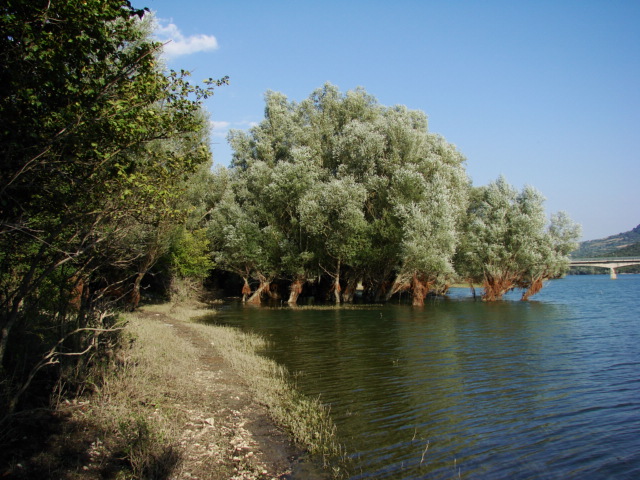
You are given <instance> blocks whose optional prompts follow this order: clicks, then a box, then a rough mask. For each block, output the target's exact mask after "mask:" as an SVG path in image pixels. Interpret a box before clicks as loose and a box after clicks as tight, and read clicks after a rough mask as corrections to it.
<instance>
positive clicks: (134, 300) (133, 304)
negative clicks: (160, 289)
mask: <svg viewBox="0 0 640 480" xmlns="http://www.w3.org/2000/svg"><path fill="white" fill-rule="evenodd" d="M149 268H151V267H149ZM146 272H147V271H144V272H138V274H137V275H136V279H135V280H134V281H133V288H132V289H131V294H130V296H129V299H128V301H127V302H126V304H127V305H126V308H127V310H129V311H130V312H133V311H134V310H135V309H136V308H138V303H140V285H141V284H142V279H143V278H144V276H145V274H146Z"/></svg>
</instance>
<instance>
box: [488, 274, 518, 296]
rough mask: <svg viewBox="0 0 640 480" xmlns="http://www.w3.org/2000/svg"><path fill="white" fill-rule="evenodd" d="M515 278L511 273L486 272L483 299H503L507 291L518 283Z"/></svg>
mask: <svg viewBox="0 0 640 480" xmlns="http://www.w3.org/2000/svg"><path fill="white" fill-rule="evenodd" d="M514 280H515V279H514V278H513V275H511V274H509V273H502V274H500V275H499V276H495V275H489V274H485V276H484V283H483V287H484V293H483V294H482V300H484V301H485V302H495V301H497V300H502V297H503V296H504V294H505V293H507V292H510V291H511V290H513V289H514V288H515V286H516V284H515V281H514Z"/></svg>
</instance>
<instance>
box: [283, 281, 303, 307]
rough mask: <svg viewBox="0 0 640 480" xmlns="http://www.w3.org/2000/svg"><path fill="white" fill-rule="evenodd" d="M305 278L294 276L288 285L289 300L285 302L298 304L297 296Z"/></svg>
mask: <svg viewBox="0 0 640 480" xmlns="http://www.w3.org/2000/svg"><path fill="white" fill-rule="evenodd" d="M305 281H306V279H305V278H304V277H296V278H294V279H293V282H291V286H290V287H289V300H287V303H288V304H289V305H290V306H292V307H293V306H296V305H297V304H298V297H299V296H300V294H301V293H302V286H303V285H304V283H305Z"/></svg>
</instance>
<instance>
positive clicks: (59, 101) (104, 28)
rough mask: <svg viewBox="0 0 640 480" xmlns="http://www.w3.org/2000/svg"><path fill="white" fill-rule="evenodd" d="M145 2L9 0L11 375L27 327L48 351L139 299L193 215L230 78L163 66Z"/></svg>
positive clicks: (0, 265) (5, 50) (4, 137)
mask: <svg viewBox="0 0 640 480" xmlns="http://www.w3.org/2000/svg"><path fill="white" fill-rule="evenodd" d="M144 13H145V12H144V10H140V9H136V8H134V7H132V6H131V4H130V3H129V1H127V0H106V1H105V0H100V1H98V0H87V1H85V2H82V7H79V6H78V4H77V2H74V1H70V0H62V1H57V2H47V1H40V0H36V1H25V0H9V1H8V2H5V3H4V4H3V6H2V7H0V31H1V32H2V34H1V36H0V52H2V53H1V54H0V55H1V57H2V62H0V157H1V158H2V162H0V328H1V335H0V364H1V365H2V371H3V375H5V374H6V375H7V377H5V378H6V381H5V385H9V384H10V383H12V382H14V381H15V382H18V383H19V382H20V381H21V380H20V379H21V378H22V377H23V376H24V375H27V372H23V371H20V372H18V371H13V373H11V372H12V370H13V369H15V368H18V366H20V368H25V366H27V370H28V368H29V367H28V365H29V364H30V362H31V359H29V360H25V358H21V357H20V355H21V353H20V351H21V349H20V348H19V346H20V345H21V342H23V340H24V339H22V340H21V339H20V338H19V337H18V336H17V334H18V332H27V331H28V332H31V334H32V335H33V334H35V335H36V337H37V338H38V339H39V340H38V342H36V344H37V345H36V348H34V349H33V350H32V351H31V355H34V356H35V357H37V355H38V354H39V352H47V351H48V350H49V347H50V346H51V345H55V344H56V343H57V342H58V340H59V339H60V338H66V335H67V334H68V333H69V332H72V331H80V332H84V331H86V330H83V329H86V328H89V327H90V328H102V327H104V326H105V325H104V322H105V321H107V320H108V318H109V315H105V314H104V313H103V311H104V306H105V301H106V299H107V298H122V297H123V296H127V297H129V298H130V299H131V302H133V304H134V305H135V303H136V302H137V299H138V298H139V295H140V282H141V279H142V277H143V276H144V274H145V273H146V271H148V269H149V268H150V267H151V266H152V265H153V264H154V263H155V262H156V261H157V260H158V258H160V256H161V255H162V254H163V252H165V251H166V249H167V248H168V241H167V234H168V232H170V231H172V225H175V224H180V223H182V222H184V221H185V219H186V212H187V210H185V206H184V204H183V203H182V201H181V200H180V197H181V195H182V192H183V190H184V184H185V182H187V180H188V178H189V177H190V176H191V175H193V174H194V173H195V172H196V171H197V169H198V167H199V165H202V164H206V163H207V162H208V161H209V160H210V153H209V151H208V148H207V146H206V144H205V143H204V142H203V141H202V139H203V136H202V134H201V133H200V132H201V131H202V130H203V129H204V128H205V126H206V121H205V119H204V117H203V115H202V114H201V105H200V104H201V100H202V99H203V98H206V97H208V96H209V95H211V94H212V91H213V87H214V86H217V85H220V84H222V83H224V82H225V81H226V79H223V80H221V81H213V80H209V81H207V82H206V83H207V86H206V87H205V88H201V87H199V86H196V85H192V84H190V83H189V81H188V72H184V71H183V72H180V73H177V72H168V73H167V72H164V71H162V70H161V69H160V68H159V66H158V62H157V59H156V56H157V53H158V52H159V50H160V48H161V45H160V44H158V43H155V42H153V41H150V40H149V39H148V37H147V36H146V34H145V28H143V24H142V22H141V18H142V17H143V16H144ZM61 46H63V48H61ZM52 291H53V292H55V294H54V295H53V296H52V293H51V292H52ZM127 292H128V293H127ZM78 329H80V330H78ZM98 340H99V339H97V338H93V340H92V338H91V336H87V335H76V336H74V337H73V338H68V339H67V341H65V342H64V343H63V344H62V345H60V348H61V352H65V355H68V357H67V358H77V357H76V354H77V353H78V352H81V351H84V350H85V348H86V347H87V345H89V346H90V345H97V344H99V341H98ZM87 342H89V343H87ZM92 342H93V343H92ZM35 365H36V366H37V365H38V363H37V362H36V363H35ZM34 368H35V367H34ZM32 373H33V372H32ZM9 375H11V377H12V378H13V379H14V380H12V382H9V380H8V378H9ZM27 377H28V378H30V376H29V375H27ZM8 388H9V390H11V389H12V388H13V387H8Z"/></svg>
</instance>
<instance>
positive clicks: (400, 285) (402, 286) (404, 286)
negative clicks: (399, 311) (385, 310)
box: [384, 275, 411, 302]
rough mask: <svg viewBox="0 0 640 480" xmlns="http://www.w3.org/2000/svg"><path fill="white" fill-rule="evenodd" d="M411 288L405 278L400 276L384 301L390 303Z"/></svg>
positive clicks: (386, 294)
mask: <svg viewBox="0 0 640 480" xmlns="http://www.w3.org/2000/svg"><path fill="white" fill-rule="evenodd" d="M410 288H411V284H410V283H409V282H407V281H406V280H405V279H404V278H403V277H401V276H400V275H398V276H397V277H396V279H395V280H394V282H393V285H392V286H391V288H390V289H388V290H387V292H386V293H385V296H384V301H385V302H388V301H389V300H391V297H393V296H394V295H395V294H396V293H398V292H404V291H406V290H409V289H410Z"/></svg>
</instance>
